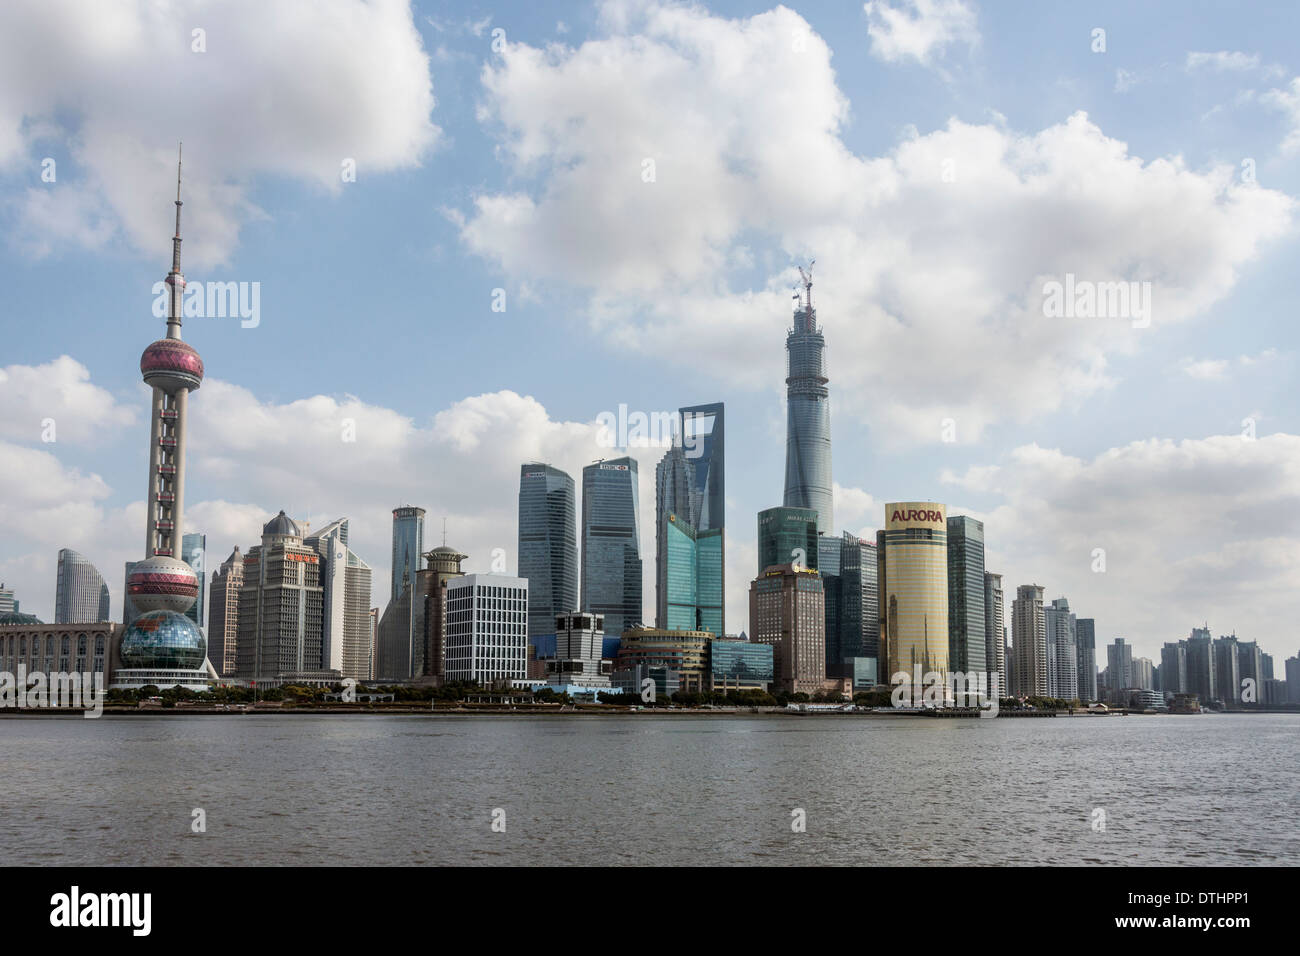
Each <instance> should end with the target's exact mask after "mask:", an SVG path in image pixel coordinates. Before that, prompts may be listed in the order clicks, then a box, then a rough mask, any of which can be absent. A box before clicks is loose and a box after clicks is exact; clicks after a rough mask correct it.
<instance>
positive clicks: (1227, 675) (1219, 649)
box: [1214, 634, 1241, 710]
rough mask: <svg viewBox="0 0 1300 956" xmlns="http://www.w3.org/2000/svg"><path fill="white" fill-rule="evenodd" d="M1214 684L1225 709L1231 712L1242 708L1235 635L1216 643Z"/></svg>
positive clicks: (1218, 640) (1219, 639)
mask: <svg viewBox="0 0 1300 956" xmlns="http://www.w3.org/2000/svg"><path fill="white" fill-rule="evenodd" d="M1214 684H1215V687H1216V688H1217V690H1218V692H1219V693H1218V699H1219V700H1221V701H1222V702H1223V706H1224V707H1226V708H1229V709H1231V710H1237V709H1239V708H1240V707H1241V666H1240V661H1239V660H1238V657H1237V636H1236V635H1235V634H1230V635H1227V636H1225V637H1219V638H1216V639H1215V641H1214Z"/></svg>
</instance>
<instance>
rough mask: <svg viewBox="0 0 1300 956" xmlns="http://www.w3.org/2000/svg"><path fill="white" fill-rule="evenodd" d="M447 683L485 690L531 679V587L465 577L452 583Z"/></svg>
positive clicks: (506, 579) (500, 577)
mask: <svg viewBox="0 0 1300 956" xmlns="http://www.w3.org/2000/svg"><path fill="white" fill-rule="evenodd" d="M445 672H446V679H447V680H448V681H471V682H473V683H476V684H478V685H479V686H482V687H487V686H491V685H492V684H494V683H496V682H498V681H510V680H524V679H525V678H526V677H527V676H528V581H527V580H526V579H524V578H517V577H511V576H509V575H504V574H466V575H462V576H461V577H458V578H452V579H450V580H448V581H447V646H446V665H445Z"/></svg>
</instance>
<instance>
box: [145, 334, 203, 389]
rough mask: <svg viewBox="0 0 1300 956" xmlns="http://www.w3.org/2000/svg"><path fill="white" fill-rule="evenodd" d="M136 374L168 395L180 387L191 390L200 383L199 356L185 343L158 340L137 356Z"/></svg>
mask: <svg viewBox="0 0 1300 956" xmlns="http://www.w3.org/2000/svg"><path fill="white" fill-rule="evenodd" d="M140 374H141V375H143V376H144V380H145V384H147V385H155V386H157V387H158V388H161V389H162V390H163V391H164V392H166V393H167V394H168V395H174V394H175V393H176V392H178V391H180V390H181V389H182V388H187V389H189V390H190V391H191V392H192V391H195V390H196V389H197V388H198V387H199V386H200V385H201V384H203V359H201V358H199V353H198V352H197V351H195V349H194V346H192V345H190V344H189V343H188V342H182V341H181V340H180V339H159V340H158V341H157V342H154V343H153V344H152V345H150V346H149V347H148V348H147V349H145V350H144V354H143V355H141V356H140Z"/></svg>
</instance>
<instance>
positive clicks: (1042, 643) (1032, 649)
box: [1011, 584, 1048, 697]
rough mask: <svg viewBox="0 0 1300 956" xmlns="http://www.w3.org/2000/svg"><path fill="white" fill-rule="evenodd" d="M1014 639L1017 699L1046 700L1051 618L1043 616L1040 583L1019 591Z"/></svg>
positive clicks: (1013, 604) (1013, 622) (1013, 620)
mask: <svg viewBox="0 0 1300 956" xmlns="http://www.w3.org/2000/svg"><path fill="white" fill-rule="evenodd" d="M1011 640H1012V644H1013V650H1014V652H1015V668H1014V672H1013V673H1012V678H1013V680H1014V683H1013V684H1012V689H1013V692H1014V694H1015V696H1017V697H1046V696H1047V684H1048V682H1047V618H1046V616H1045V615H1044V613H1043V589H1042V587H1040V586H1039V585H1037V584H1022V585H1020V586H1019V587H1017V588H1016V599H1015V600H1014V601H1012V602H1011Z"/></svg>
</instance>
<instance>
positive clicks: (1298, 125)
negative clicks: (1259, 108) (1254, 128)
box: [1260, 76, 1300, 156]
mask: <svg viewBox="0 0 1300 956" xmlns="http://www.w3.org/2000/svg"><path fill="white" fill-rule="evenodd" d="M1260 102H1262V103H1263V104H1264V105H1266V106H1270V107H1272V108H1273V109H1275V110H1280V111H1281V112H1283V113H1285V114H1286V118H1287V121H1288V122H1289V123H1290V128H1289V129H1288V130H1287V133H1286V136H1285V137H1284V138H1283V140H1282V146H1281V149H1282V153H1283V155H1285V156H1294V155H1296V154H1297V153H1300V76H1297V77H1295V78H1294V79H1292V80H1291V83H1290V85H1289V86H1287V87H1286V88H1285V89H1280V90H1269V91H1268V92H1266V93H1264V94H1263V95H1261V96H1260Z"/></svg>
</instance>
